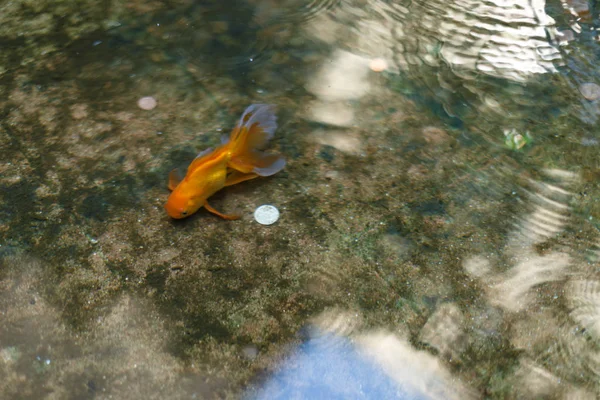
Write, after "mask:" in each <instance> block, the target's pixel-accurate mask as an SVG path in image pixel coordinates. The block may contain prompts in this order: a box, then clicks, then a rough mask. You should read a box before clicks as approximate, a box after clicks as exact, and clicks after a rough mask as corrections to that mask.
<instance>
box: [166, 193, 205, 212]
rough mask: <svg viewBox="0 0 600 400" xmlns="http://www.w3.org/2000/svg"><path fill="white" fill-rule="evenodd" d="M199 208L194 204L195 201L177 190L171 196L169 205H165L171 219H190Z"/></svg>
mask: <svg viewBox="0 0 600 400" xmlns="http://www.w3.org/2000/svg"><path fill="white" fill-rule="evenodd" d="M198 208H200V207H199V206H196V204H194V201H193V200H192V199H190V198H189V197H187V196H184V195H182V194H181V193H180V192H179V191H177V190H175V191H173V192H172V193H171V195H170V196H169V199H168V200H167V203H166V204H165V210H167V214H169V216H170V217H171V218H175V219H182V218H185V217H189V216H190V215H192V214H193V213H195V212H196V211H197V210H198Z"/></svg>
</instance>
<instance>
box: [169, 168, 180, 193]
mask: <svg viewBox="0 0 600 400" xmlns="http://www.w3.org/2000/svg"><path fill="white" fill-rule="evenodd" d="M181 179H182V178H181V174H180V173H179V169H177V168H175V169H174V170H172V171H171V172H170V173H169V190H171V191H173V190H175V188H176V187H177V185H179V182H181Z"/></svg>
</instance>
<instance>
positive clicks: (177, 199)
mask: <svg viewBox="0 0 600 400" xmlns="http://www.w3.org/2000/svg"><path fill="white" fill-rule="evenodd" d="M275 129H277V117H276V116H275V112H274V107H273V106H270V105H267V104H253V105H251V106H250V107H248V108H246V111H244V113H243V114H242V117H241V118H240V122H239V123H238V124H237V125H236V127H235V128H233V131H232V132H231V135H230V137H229V139H227V137H226V136H223V137H222V138H221V143H222V144H221V145H220V146H219V147H217V148H216V149H214V150H213V149H206V150H204V151H203V152H201V153H200V154H198V156H197V157H196V158H195V159H194V161H192V163H191V164H190V166H189V167H188V169H187V173H186V175H185V177H184V178H183V179H181V177H180V175H179V172H178V171H177V169H174V170H173V171H171V173H170V174H169V189H170V190H172V192H171V195H170V196H169V199H168V200H167V203H166V204H165V209H166V210H167V214H169V215H170V216H171V217H173V218H177V219H179V218H185V217H189V216H190V215H192V214H193V213H195V212H196V211H198V210H199V209H200V207H204V208H206V209H207V210H208V211H210V212H211V213H213V214H216V215H218V216H219V217H222V218H225V219H238V218H239V215H227V214H222V213H220V212H219V211H217V210H215V209H214V208H212V207H211V206H210V204H208V202H207V199H208V198H209V197H210V196H212V195H213V194H215V193H216V192H218V191H219V190H221V189H223V188H224V187H225V186H231V185H235V184H236V183H240V182H243V181H247V180H249V179H254V178H256V177H258V176H270V175H273V174H276V173H277V172H279V171H281V170H282V169H283V167H284V166H285V159H284V158H283V157H281V156H279V155H277V154H267V153H263V152H262V151H260V150H261V149H262V148H263V147H265V146H266V144H267V142H268V141H269V140H270V139H271V138H272V137H273V135H274V133H275Z"/></svg>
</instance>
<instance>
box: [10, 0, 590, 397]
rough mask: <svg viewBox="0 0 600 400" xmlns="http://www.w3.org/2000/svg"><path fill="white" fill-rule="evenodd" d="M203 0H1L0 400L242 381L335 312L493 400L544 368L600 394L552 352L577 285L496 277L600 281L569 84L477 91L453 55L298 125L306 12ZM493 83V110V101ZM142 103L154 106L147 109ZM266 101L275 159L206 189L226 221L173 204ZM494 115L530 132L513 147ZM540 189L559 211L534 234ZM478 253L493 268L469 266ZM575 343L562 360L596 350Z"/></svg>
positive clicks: (212, 393) (314, 57)
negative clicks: (342, 114) (563, 262)
mask: <svg viewBox="0 0 600 400" xmlns="http://www.w3.org/2000/svg"><path fill="white" fill-rule="evenodd" d="M202 3H203V4H202V5H200V4H199V2H193V1H175V2H158V1H156V2H137V1H133V2H125V3H123V2H118V1H107V2H89V1H83V0H77V1H75V0H72V1H59V2H56V1H52V2H45V1H35V2H34V1H26V0H21V1H11V2H5V4H3V5H0V45H1V47H2V48H3V49H4V48H10V49H12V50H13V51H2V52H1V53H0V311H1V312H2V322H1V323H0V353H1V356H0V378H1V379H0V381H1V382H2V383H0V397H2V398H44V397H45V396H54V398H79V399H83V398H108V397H109V396H112V397H113V398H144V399H150V398H188V397H189V396H190V395H191V394H196V395H197V396H198V397H203V398H211V397H212V398H238V397H239V396H240V394H241V393H242V391H243V390H244V389H245V388H247V387H248V386H249V385H252V384H258V383H260V382H261V380H262V379H264V378H265V376H267V375H268V373H269V372H271V371H273V370H275V369H277V366H278V362H279V361H280V360H281V359H282V357H284V356H285V355H286V354H287V353H288V352H289V350H290V348H291V347H292V346H293V345H294V344H297V343H298V342H299V341H301V340H302V328H303V327H305V326H306V325H307V324H308V323H309V322H310V321H311V320H312V318H314V317H317V316H319V315H322V314H323V313H326V312H327V311H328V310H339V309H342V310H357V311H356V312H357V313H360V314H361V316H362V318H363V325H362V327H363V328H364V329H365V330H369V329H384V330H387V331H390V332H394V333H398V334H399V335H401V336H403V337H406V338H407V339H408V340H409V341H410V343H411V344H412V345H413V346H415V347H416V348H418V349H422V350H426V351H429V352H430V353H431V354H434V355H436V356H439V359H440V362H442V363H444V365H445V366H446V367H447V368H448V369H449V370H450V371H451V372H452V373H453V374H454V375H455V376H456V377H457V378H458V379H460V380H462V381H463V382H465V384H467V385H468V386H469V387H471V388H472V389H473V391H475V392H477V393H480V394H482V395H483V396H484V397H485V396H492V397H496V398H509V397H517V398H518V397H519V394H520V393H521V392H519V389H518V385H520V384H522V383H523V382H528V381H527V379H530V378H531V376H532V375H531V374H533V372H531V371H538V369H536V368H538V366H539V368H544V370H545V371H549V372H548V373H550V374H554V375H553V376H558V377H561V378H564V379H566V382H567V383H566V384H565V385H566V386H565V387H561V389H560V390H562V391H563V392H564V393H567V392H568V391H569V390H570V389H569V388H572V387H575V386H577V387H581V388H582V390H589V391H590V393H592V392H593V393H596V392H595V391H597V390H598V385H597V384H595V383H593V382H592V381H590V379H591V378H590V377H591V375H592V373H591V372H590V371H594V368H595V367H598V365H596V364H593V363H594V360H593V358H591V357H590V358H589V359H588V358H586V359H585V360H584V361H582V362H581V365H580V364H577V363H576V362H575V361H573V363H574V364H576V365H575V366H574V367H573V368H574V369H575V370H576V371H584V372H586V373H588V374H589V375H586V376H584V377H583V378H581V376H579V377H577V376H575V375H576V374H575V373H571V372H569V371H565V368H566V367H565V365H568V363H567V362H565V361H564V360H562V361H561V357H562V355H564V354H563V353H561V352H564V351H565V350H564V348H561V347H560V345H563V346H565V344H564V342H560V340H563V341H567V342H568V340H567V339H566V337H567V334H566V333H565V332H567V331H568V329H569V327H571V326H572V325H575V324H576V323H575V322H573V320H571V319H570V318H571V317H570V314H569V313H570V310H571V309H572V307H573V303H572V302H571V303H569V300H566V298H567V297H565V296H566V295H565V296H562V297H561V296H558V297H557V299H558V300H556V299H555V300H553V298H554V297H553V296H554V294H555V293H564V292H565V290H567V289H565V287H567V288H568V287H570V286H568V285H569V280H570V279H571V280H574V279H575V278H567V275H564V276H563V275H561V278H560V279H558V278H557V279H553V280H552V281H549V282H547V281H544V282H543V283H542V284H540V285H539V286H536V287H535V288H534V289H532V291H533V292H535V294H536V296H537V297H536V299H535V300H531V301H529V302H527V303H526V304H527V307H525V308H523V309H518V310H516V311H515V310H514V309H511V308H510V307H509V306H506V305H505V304H503V302H502V299H501V297H502V296H500V295H495V294H494V293H496V292H494V290H496V288H498V287H500V288H502V287H503V286H502V282H503V279H505V280H509V279H510V272H511V271H515V270H517V267H518V265H521V264H520V263H522V257H521V256H520V255H519V254H520V253H519V252H518V251H517V250H515V249H516V248H519V246H521V245H522V246H523V248H527V252H526V251H525V250H523V251H522V252H523V253H526V254H528V255H529V254H531V257H532V258H535V257H545V256H548V255H552V254H555V253H557V252H561V253H565V254H569V257H571V260H572V261H571V264H570V265H572V267H571V270H570V272H569V273H570V274H571V276H575V277H578V278H581V279H595V277H596V275H597V261H598V256H597V251H598V250H597V239H598V233H597V229H598V226H597V219H598V218H600V209H599V207H598V205H597V204H598V202H597V201H596V200H595V199H597V198H598V196H599V193H598V185H597V184H596V182H597V178H598V176H599V169H598V162H597V146H595V147H594V146H587V145H586V146H583V145H582V143H583V142H584V139H585V138H588V139H589V138H590V137H596V136H597V133H598V132H597V129H596V127H595V126H591V125H584V124H582V123H581V122H580V119H578V117H577V115H578V113H580V112H583V111H581V110H582V108H581V104H580V102H579V101H576V100H574V96H575V95H574V94H573V90H572V88H571V87H570V86H569V85H568V82H567V81H565V80H564V79H562V78H561V75H559V74H553V75H550V74H547V75H543V77H542V78H538V77H532V78H531V79H530V80H529V82H528V83H527V84H522V83H518V84H517V83H514V82H513V83H505V82H504V81H499V80H498V79H496V78H489V77H485V76H482V77H479V78H478V79H477V80H474V81H472V82H470V86H468V87H466V86H463V84H464V82H463V81H462V80H460V79H459V78H458V77H456V76H454V75H452V71H450V70H449V69H448V68H444V67H443V66H437V67H428V66H422V68H420V69H419V70H418V71H416V70H415V69H409V70H407V71H404V72H401V73H383V74H378V73H375V72H372V71H369V72H368V73H367V74H366V78H365V79H366V80H367V81H368V82H369V85H370V86H369V88H370V91H367V92H366V93H365V94H364V95H363V96H361V97H359V98H353V99H350V100H345V101H344V102H345V104H346V105H349V106H350V107H351V108H352V110H354V114H353V116H354V120H353V123H352V124H351V125H349V126H341V127H340V126H334V125H327V124H323V123H320V122H318V121H311V120H310V118H309V117H308V115H310V112H309V110H310V107H311V104H313V102H314V101H315V97H316V96H315V95H314V94H313V93H311V92H310V91H309V90H308V89H307V88H309V87H310V85H309V83H308V81H310V80H311V79H313V77H314V75H316V71H317V70H318V69H320V68H323V66H324V65H327V63H328V62H330V60H331V59H332V58H333V57H334V55H333V54H335V49H334V48H333V47H334V46H332V45H331V44H330V43H329V42H327V41H326V40H322V41H317V40H314V38H311V36H310V34H309V33H307V31H309V29H308V28H306V27H307V26H311V25H309V24H317V22H315V20H313V19H310V20H307V21H304V20H302V19H301V18H300V16H295V14H294V13H292V12H291V11H290V13H289V14H286V13H283V14H278V13H276V12H274V11H271V12H272V14H270V13H269V12H268V11H265V10H266V9H265V8H261V7H259V6H258V5H256V4H255V2H248V3H247V4H246V3H245V5H244V6H243V7H239V8H237V9H236V11H235V12H230V11H228V10H231V7H230V6H231V4H230V3H231V2H224V3H223V2H202ZM267 9H268V8H267ZM282 12H283V11H282ZM247 15H253V16H254V18H252V19H248V18H247ZM295 17H298V20H296V19H295ZM244 18H246V19H244ZM240 21H242V22H240ZM276 21H283V22H279V23H276ZM317 21H318V20H317ZM316 28H317V26H316V25H315V29H316ZM348 46H349V47H351V45H350V44H348ZM219 52H221V53H219ZM440 82H444V86H440V87H441V89H440V87H438V86H437V85H439V84H440ZM490 93H493V94H494V95H495V98H496V100H499V101H502V102H501V107H500V106H498V107H500V108H501V110H502V111H501V112H498V111H497V110H495V111H494V112H492V111H489V110H487V109H486V107H485V106H484V100H485V95H486V94H490ZM515 93H517V94H516V95H515ZM148 95H152V96H154V97H155V98H156V99H157V101H158V107H157V108H155V109H154V110H151V111H145V110H141V109H140V108H138V106H137V105H136V102H137V100H138V99H139V98H140V97H143V96H148ZM258 102H261V103H263V102H264V103H273V104H276V105H277V106H278V117H279V120H278V121H279V128H278V130H277V132H276V137H275V140H274V141H273V144H272V150H273V151H277V152H281V153H283V154H284V155H285V156H286V158H287V160H288V165H287V166H286V168H285V169H284V170H283V171H282V172H281V173H278V174H276V175H275V176H273V177H269V178H264V179H257V180H252V181H248V182H245V183H242V184H239V185H235V186H233V187H228V188H226V189H225V190H223V191H222V192H219V193H218V194H216V195H215V196H214V197H213V198H212V203H211V204H212V205H213V206H215V207H216V208H218V209H219V210H221V211H224V212H232V211H236V210H237V211H239V212H240V213H241V215H242V218H241V220H239V221H234V222H230V221H225V220H221V219H219V218H217V217H215V216H214V215H212V214H210V213H208V212H206V211H205V210H200V211H199V212H198V213H197V214H195V215H193V216H191V217H189V218H187V219H185V220H181V221H174V220H171V219H169V218H168V216H167V215H166V213H165V211H164V209H163V204H164V203H165V201H166V199H167V196H168V190H167V188H166V183H167V176H168V173H169V171H170V170H171V169H172V168H174V167H183V168H185V166H186V165H187V163H189V162H190V161H191V159H193V157H194V156H195V154H197V153H198V152H199V151H200V150H203V149H205V148H207V147H210V146H215V145H217V144H218V143H219V141H220V136H221V135H222V134H223V133H228V132H229V130H230V129H231V128H232V127H233V125H234V124H235V122H236V121H237V119H238V118H239V115H240V114H241V112H242V111H243V110H244V108H245V107H246V106H248V105H249V104H251V103H258ZM482 110H483V111H482ZM503 129H514V130H516V131H518V132H523V133H525V132H526V131H527V132H529V133H530V134H531V141H530V142H528V143H527V145H524V146H522V147H519V148H518V151H517V149H515V148H511V147H510V146H506V145H505V135H504V134H503ZM340 132H341V133H340ZM340 138H342V139H340ZM344 140H346V141H344ZM549 170H561V171H569V172H570V173H572V174H573V175H576V176H577V178H572V179H570V180H569V179H566V178H564V179H563V178H561V177H557V176H558V175H557V174H556V173H555V174H554V175H552V173H550V172H548V171H549ZM565 182H566V183H565ZM548 185H550V186H548ZM556 187H558V188H559V189H560V190H558V189H556V190H555V189H553V188H556ZM548 191H550V192H552V193H551V194H548ZM563 192H565V193H567V194H565V193H563ZM536 194H542V195H543V196H545V198H548V199H550V201H554V202H555V203H558V204H563V205H565V207H566V208H565V210H567V211H564V212H563V211H561V212H562V214H561V215H563V216H564V218H562V217H561V218H560V221H561V222H560V224H561V225H560V226H559V228H560V229H558V228H557V230H556V231H552V232H553V233H552V234H545V236H544V235H542V236H541V237H542V239H539V237H537V236H536V237H537V239H531V237H532V236H534V235H539V231H540V229H542V230H543V229H545V228H547V227H546V226H543V227H542V228H540V227H539V225H535V221H534V222H531V221H532V220H531V218H533V217H531V218H530V216H531V215H534V214H535V212H536V210H537V211H539V208H537V206H538V205H539V204H538V203H539V202H540V201H541V200H539V197H535V195H536ZM552 196H555V197H552ZM532 198H535V199H537V200H536V201H538V203H536V202H535V201H533V200H531V199H532ZM262 204H273V205H275V206H276V207H278V208H279V210H280V212H281V218H280V220H279V221H278V222H277V223H276V224H274V225H272V226H261V225H259V224H257V223H256V222H255V221H254V220H253V219H252V212H253V211H254V209H255V208H256V207H258V206H260V205H262ZM553 204H554V203H553ZM561 210H562V209H561ZM542 213H543V212H542ZM544 215H546V218H548V217H547V215H548V214H547V213H546V214H544ZM528 218H530V219H528ZM543 221H547V219H546V220H543ZM565 221H566V222H565ZM555 222H556V221H554V222H553V223H555ZM538 223H539V221H538ZM527 229H529V230H530V231H527ZM548 229H549V228H548ZM525 231H527V232H525ZM523 232H525V233H523ZM528 232H529V233H531V235H530V236H527V235H528V234H529V233H528ZM532 232H533V233H532ZM546 233H547V232H546ZM519 235H524V236H519ZM515 238H516V239H515ZM515 243H517V244H515ZM521 250H522V249H521ZM530 250H531V253H529V251H530ZM475 257H480V258H484V259H485V260H487V261H486V263H487V264H486V263H484V264H485V265H486V267H485V268H484V267H482V268H484V271H483V272H481V270H480V269H476V268H475V267H477V265H475V264H473V265H475V267H473V269H470V267H467V266H466V265H471V264H469V263H468V262H467V261H469V260H473V259H475ZM477 260H479V258H477ZM486 268H487V269H486ZM498 290H500V289H498ZM528 293H530V292H528ZM448 303H451V304H452V307H453V308H452V310H453V311H452V312H453V313H460V315H461V316H462V317H463V320H462V321H467V322H462V323H461V326H460V330H461V332H462V333H461V335H459V337H460V339H457V342H456V343H454V342H453V343H452V346H455V347H456V349H454V350H452V351H450V353H451V354H452V356H448V354H447V353H446V350H443V349H441V347H440V346H439V344H436V343H435V342H432V340H431V339H430V336H428V335H427V334H425V333H424V332H425V331H427V329H429V328H428V327H429V325H428V321H430V320H433V316H434V315H437V314H436V312H437V311H439V310H440V309H444V305H445V304H448ZM570 307H571V308H570ZM455 310H458V311H455ZM451 315H455V314H451ZM553 323H556V324H558V325H555V326H551V324H553ZM545 326H546V327H547V328H548V329H549V330H550V332H549V333H544V332H543V329H544V327H545ZM518 329H530V330H532V331H534V332H536V335H535V337H533V338H531V339H530V340H529V341H528V339H526V338H524V337H523V336H524V334H523V333H519V332H520V331H518ZM581 335H583V336H578V337H577V338H575V339H574V340H573V342H568V344H569V345H572V346H574V348H575V350H573V349H572V348H570V347H569V348H568V349H569V351H579V352H580V353H584V352H585V351H587V350H589V348H594V346H596V344H595V343H596V342H595V341H594V340H596V339H597V338H594V337H593V336H585V335H584V334H581ZM557 338H559V339H560V340H559V339H557ZM586 338H587V339H589V341H588V342H586ZM556 340H559V345H557V346H558V347H557V348H554V353H553V354H551V355H549V356H542V354H543V349H544V346H545V345H549V343H552V342H553V341H556ZM590 343H591V344H590ZM453 351H455V352H453ZM561 362H563V364H560V363H561ZM584 362H585V363H588V364H585V365H584ZM534 364H535V365H536V367H535V368H533V367H531V368H530V367H529V366H530V365H534ZM577 368H579V369H577ZM597 370H598V369H596V371H597ZM569 385H571V386H569ZM563 392H560V393H563ZM526 393H529V394H531V393H533V394H535V393H534V392H526Z"/></svg>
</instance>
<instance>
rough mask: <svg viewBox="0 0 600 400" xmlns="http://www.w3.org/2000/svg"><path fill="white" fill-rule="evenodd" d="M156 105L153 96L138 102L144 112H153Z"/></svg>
mask: <svg viewBox="0 0 600 400" xmlns="http://www.w3.org/2000/svg"><path fill="white" fill-rule="evenodd" d="M156 105H157V103H156V99H155V98H154V97H152V96H146V97H142V98H141V99H139V100H138V107H139V108H141V109H142V110H153V109H154V108H155V107H156Z"/></svg>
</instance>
